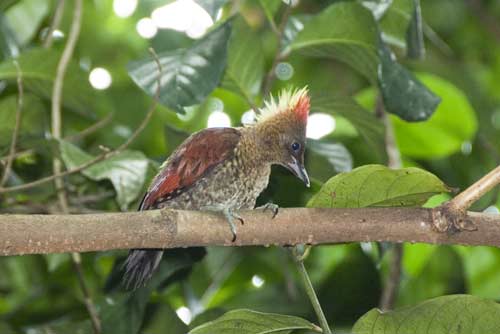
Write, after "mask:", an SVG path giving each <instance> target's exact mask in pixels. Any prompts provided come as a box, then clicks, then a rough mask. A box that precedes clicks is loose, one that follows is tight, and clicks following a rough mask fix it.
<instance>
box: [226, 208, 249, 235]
mask: <svg viewBox="0 0 500 334" xmlns="http://www.w3.org/2000/svg"><path fill="white" fill-rule="evenodd" d="M222 213H223V214H224V217H226V220H227V222H228V223H229V228H230V229H231V233H232V234H233V239H231V242H235V241H236V225H234V220H235V219H236V220H239V221H240V223H241V225H243V224H245V221H244V220H243V218H241V216H240V215H238V214H237V213H236V212H234V211H233V210H232V209H230V208H224V209H222Z"/></svg>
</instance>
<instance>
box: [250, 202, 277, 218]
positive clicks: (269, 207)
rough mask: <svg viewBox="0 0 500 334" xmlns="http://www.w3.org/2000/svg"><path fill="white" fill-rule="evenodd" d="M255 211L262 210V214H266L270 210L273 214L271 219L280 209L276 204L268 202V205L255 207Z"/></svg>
mask: <svg viewBox="0 0 500 334" xmlns="http://www.w3.org/2000/svg"><path fill="white" fill-rule="evenodd" d="M255 209H256V210H263V211H264V212H266V211H267V210H270V211H271V212H272V213H273V217H272V218H274V217H276V215H277V214H278V211H279V209H280V207H279V206H278V204H274V203H271V202H269V203H266V204H264V205H262V206H259V207H256V208H255Z"/></svg>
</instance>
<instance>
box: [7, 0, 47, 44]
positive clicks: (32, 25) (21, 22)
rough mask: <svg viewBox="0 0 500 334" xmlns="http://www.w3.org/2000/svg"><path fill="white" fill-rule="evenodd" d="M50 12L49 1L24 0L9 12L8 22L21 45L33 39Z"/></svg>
mask: <svg viewBox="0 0 500 334" xmlns="http://www.w3.org/2000/svg"><path fill="white" fill-rule="evenodd" d="M49 10H50V1H49V0H22V1H19V2H18V3H17V4H15V5H13V6H12V7H10V8H9V9H8V10H7V12H6V13H5V17H6V20H7V22H8V24H9V26H10V27H11V28H12V31H13V33H14V35H15V38H16V41H17V42H18V43H19V44H20V45H26V44H28V42H29V41H30V40H31V39H32V38H33V36H34V35H35V33H36V32H37V31H38V29H39V27H40V24H41V23H42V22H43V20H44V18H45V17H46V16H47V14H48V13H49Z"/></svg>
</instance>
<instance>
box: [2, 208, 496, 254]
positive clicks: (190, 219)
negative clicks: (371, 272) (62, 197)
mask: <svg viewBox="0 0 500 334" xmlns="http://www.w3.org/2000/svg"><path fill="white" fill-rule="evenodd" d="M438 209H439V208H437V209H422V208H363V209H306V208H289V209H280V211H279V213H278V215H277V216H276V217H275V218H274V219H272V218H271V216H272V215H271V214H270V213H269V212H262V211H261V210H249V211H242V212H241V215H242V217H243V219H244V220H245V223H244V225H240V226H238V237H237V239H236V241H235V242H234V243H233V242H231V238H232V235H231V232H230V230H229V227H228V224H227V222H226V221H225V219H224V218H223V216H222V215H220V214H217V213H213V212H202V211H179V210H152V211H144V212H130V213H105V214H85V215H0V255H20V254H46V253H61V252H90V251H105V250H111V249H128V248H176V247H193V246H209V245H211V246H216V245H219V246H246V245H295V244H299V243H304V244H327V243H343V242H360V241H390V242H412V243H413V242H423V243H430V244H463V245H485V246H497V247H500V215H491V214H485V213H474V212H469V213H468V218H469V219H470V220H471V221H472V222H473V223H474V224H475V226H477V230H476V231H462V232H457V233H455V234H448V233H439V232H436V231H435V229H434V228H433V221H432V219H433V218H432V217H433V216H434V215H433V214H432V213H433V210H438Z"/></svg>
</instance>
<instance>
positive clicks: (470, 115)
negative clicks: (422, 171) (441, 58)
mask: <svg viewBox="0 0 500 334" xmlns="http://www.w3.org/2000/svg"><path fill="white" fill-rule="evenodd" d="M419 78H420V79H421V80H422V82H423V83H424V84H425V85H426V86H428V87H429V88H430V89H431V90H432V91H433V92H434V93H435V94H436V95H437V96H439V97H440V98H441V99H442V102H441V103H440V105H439V107H438V109H437V110H436V112H435V113H434V115H433V116H432V117H431V118H430V119H429V120H428V121H426V122H422V123H407V122H404V121H402V120H400V119H398V118H396V117H391V120H392V122H393V125H394V133H395V136H396V141H397V144H398V147H399V150H400V151H401V153H402V154H404V155H406V156H409V157H413V158H422V159H433V158H441V157H445V156H448V155H450V154H452V153H455V152H457V151H459V150H460V148H461V146H462V144H463V143H464V142H465V141H471V140H473V138H474V135H475V133H476V131H477V126H478V125H477V120H476V115H475V112H474V109H473V108H472V106H471V105H470V103H469V101H468V100H467V97H466V96H465V94H464V93H463V92H462V91H460V90H459V89H458V88H457V87H455V86H454V85H453V84H451V83H449V82H447V81H445V80H443V79H441V78H439V77H437V76H434V75H430V74H420V75H419Z"/></svg>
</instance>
